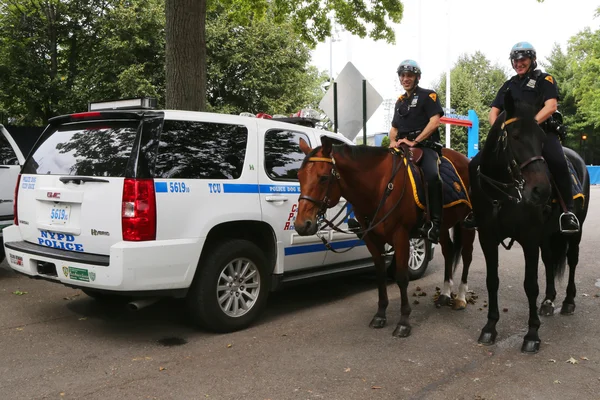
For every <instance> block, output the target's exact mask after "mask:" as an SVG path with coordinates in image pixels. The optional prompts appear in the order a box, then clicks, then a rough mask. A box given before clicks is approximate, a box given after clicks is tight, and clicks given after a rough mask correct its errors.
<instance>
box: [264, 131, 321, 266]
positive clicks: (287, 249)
mask: <svg viewBox="0 0 600 400" xmlns="http://www.w3.org/2000/svg"><path fill="white" fill-rule="evenodd" d="M300 138H302V139H304V140H305V141H306V142H307V143H309V144H310V145H311V146H316V143H315V138H314V135H313V134H312V133H311V132H302V131H301V130H300V129H298V130H296V129H286V128H282V129H269V130H267V131H266V132H265V134H264V135H262V140H263V143H261V144H260V147H261V149H262V151H261V154H260V158H259V162H261V164H262V165H261V166H260V167H259V170H260V172H259V181H260V185H259V191H260V199H261V207H262V212H263V219H264V220H265V221H266V222H268V223H269V225H271V226H272V227H273V229H274V230H275V234H276V235H277V242H278V249H279V250H280V251H283V254H284V256H285V272H286V273H287V272H290V271H293V270H299V269H304V268H310V267H320V266H321V265H322V264H323V260H324V259H325V247H324V246H323V244H322V242H321V240H320V239H319V238H318V237H317V236H316V235H314V236H300V235H298V234H297V233H296V231H295V230H294V221H295V220H296V215H297V213H298V209H297V207H298V197H299V195H300V183H299V182H298V170H299V169H300V166H301V165H302V161H303V160H304V157H305V155H304V153H303V152H302V150H300Z"/></svg>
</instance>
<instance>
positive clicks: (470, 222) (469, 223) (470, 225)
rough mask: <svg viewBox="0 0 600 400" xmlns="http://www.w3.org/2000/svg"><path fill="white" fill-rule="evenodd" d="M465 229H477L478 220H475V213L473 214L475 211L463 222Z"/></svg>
mask: <svg viewBox="0 0 600 400" xmlns="http://www.w3.org/2000/svg"><path fill="white" fill-rule="evenodd" d="M463 227H464V228H465V229H470V230H474V229H477V227H478V224H477V219H476V218H475V213H473V211H471V212H470V213H469V215H467V216H466V217H465V219H464V221H463Z"/></svg>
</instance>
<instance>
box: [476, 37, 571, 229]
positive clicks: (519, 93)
mask: <svg viewBox="0 0 600 400" xmlns="http://www.w3.org/2000/svg"><path fill="white" fill-rule="evenodd" d="M510 60H511V63H512V67H513V69H514V70H515V72H516V73H517V75H515V76H513V77H512V78H510V79H509V80H507V81H506V82H504V85H502V87H501V88H500V90H499V91H498V94H497V95H496V98H495V99H494V101H493V103H492V107H491V110H490V115H489V121H490V124H491V125H493V124H494V122H495V121H496V118H498V115H499V114H500V113H501V112H502V111H503V110H504V94H505V92H506V91H507V90H510V92H511V94H512V97H513V98H514V99H515V100H517V101H522V102H525V103H527V104H530V105H532V106H534V107H536V111H537V114H536V116H535V119H536V121H537V122H538V124H539V125H540V126H541V127H542V129H543V130H544V131H545V132H546V140H545V142H544V147H543V152H542V155H543V156H544V159H545V160H546V163H547V164H548V168H549V169H550V172H551V173H552V176H553V177H554V180H555V182H556V186H557V189H558V191H559V192H560V195H561V197H562V199H563V201H564V203H565V206H566V208H567V212H565V213H563V214H561V216H560V222H559V226H561V228H562V233H575V232H578V231H579V221H578V220H577V217H576V216H575V214H573V193H572V189H571V176H570V172H569V169H568V166H567V162H566V160H565V153H564V151H563V148H562V145H561V142H560V141H561V139H564V138H565V135H566V129H565V127H564V126H563V125H562V116H561V115H560V113H559V112H557V111H556V110H557V108H558V99H559V96H558V86H557V84H556V81H555V80H554V78H553V77H552V76H551V75H549V74H546V73H544V72H542V71H540V70H539V69H536V67H537V61H536V51H535V48H534V47H533V46H532V45H531V43H528V42H519V43H517V44H515V45H514V46H513V47H512V49H511V51H510ZM540 98H541V99H542V101H543V104H541V105H540V104H539V99H540ZM478 166H479V157H477V156H475V157H474V158H473V159H472V160H471V162H470V163H469V173H470V175H471V181H472V182H473V179H475V176H476V174H477V167H478ZM476 226H477V224H476V221H475V219H474V215H473V214H471V215H470V216H469V217H468V218H467V219H466V220H465V227H467V228H475V227H476Z"/></svg>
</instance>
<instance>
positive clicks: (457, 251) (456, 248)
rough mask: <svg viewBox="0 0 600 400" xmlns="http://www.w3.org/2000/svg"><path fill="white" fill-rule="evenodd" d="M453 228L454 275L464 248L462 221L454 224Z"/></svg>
mask: <svg viewBox="0 0 600 400" xmlns="http://www.w3.org/2000/svg"><path fill="white" fill-rule="evenodd" d="M452 230H453V233H452V275H453V276H454V273H455V272H456V268H457V267H458V262H459V260H460V255H461V254H462V248H463V243H462V239H463V238H462V226H461V223H458V224H456V225H454V227H453V228H452Z"/></svg>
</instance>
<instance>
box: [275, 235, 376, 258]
mask: <svg viewBox="0 0 600 400" xmlns="http://www.w3.org/2000/svg"><path fill="white" fill-rule="evenodd" d="M330 245H331V247H332V248H334V249H335V250H339V249H347V248H349V247H352V246H354V245H356V246H357V247H358V246H364V245H365V242H363V241H362V240H357V239H354V240H344V241H343V242H331V243H330ZM319 251H327V248H326V247H325V245H324V244H323V243H315V244H305V245H302V246H293V247H286V248H285V250H284V252H285V253H284V254H285V255H286V256H293V255H297V254H307V253H316V252H319Z"/></svg>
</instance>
